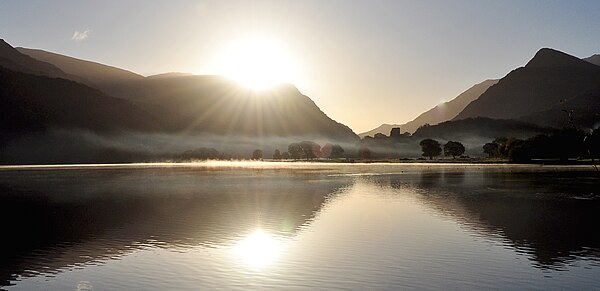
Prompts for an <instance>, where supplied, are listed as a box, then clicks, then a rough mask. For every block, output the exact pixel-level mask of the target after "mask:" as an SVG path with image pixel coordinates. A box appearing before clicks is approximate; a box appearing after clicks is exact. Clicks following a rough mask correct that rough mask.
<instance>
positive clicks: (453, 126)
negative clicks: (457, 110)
mask: <svg viewBox="0 0 600 291" xmlns="http://www.w3.org/2000/svg"><path fill="white" fill-rule="evenodd" d="M548 132H550V130H549V129H548V128H544V127H541V126H538V125H535V124H531V123H528V122H525V121H519V120H510V119H491V118H485V117H477V118H466V119H461V120H451V121H445V122H442V123H440V124H437V125H432V126H426V127H421V128H419V129H418V130H417V131H416V132H415V133H414V134H413V137H416V138H418V139H422V138H434V139H441V140H458V141H469V140H474V139H476V140H482V141H486V140H493V139H494V138H496V137H500V136H506V137H518V138H527V137H531V136H534V135H537V134H540V133H548ZM479 146H481V145H479Z"/></svg>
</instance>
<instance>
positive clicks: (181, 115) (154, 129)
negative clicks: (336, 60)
mask: <svg viewBox="0 0 600 291" xmlns="http://www.w3.org/2000/svg"><path fill="white" fill-rule="evenodd" d="M2 44H3V45H2V46H0V48H2V49H1V50H0V57H1V58H2V59H1V60H2V62H1V63H0V106H1V107H0V163H64V162H68V163H72V162H74V163H77V162H123V161H127V162H130V161H131V162H133V161H141V160H157V159H163V160H164V159H165V158H169V157H172V156H174V155H176V154H178V153H181V152H184V151H187V150H191V149H194V148H199V147H215V148H218V150H219V151H222V152H225V153H228V154H230V156H233V157H244V155H247V154H248V153H251V152H252V151H253V150H254V149H257V148H261V149H263V150H265V152H266V153H267V150H268V151H271V152H272V151H273V150H274V149H275V148H279V149H282V150H283V151H285V149H286V148H287V146H288V144H289V143H290V142H298V141H302V140H315V141H318V142H320V143H324V142H339V143H345V142H347V143H349V144H353V142H355V141H357V140H358V137H357V136H356V134H355V133H354V132H353V131H352V130H351V129H350V128H348V127H347V126H345V125H343V124H341V123H338V122H336V121H334V120H332V119H331V118H329V117H328V116H327V115H326V114H325V113H324V112H323V111H321V110H320V109H319V107H318V106H317V105H316V104H315V103H314V102H313V101H312V100H311V99H310V98H309V97H307V96H305V95H303V94H302V93H300V92H299V91H298V89H297V88H295V87H294V86H292V85H281V86H279V87H277V88H273V89H271V90H266V91H261V92H255V91H251V90H248V89H246V88H243V87H241V86H240V85H238V84H237V83H235V82H233V81H231V80H229V79H227V78H224V77H220V76H194V75H186V74H173V73H168V74H164V75H159V76H152V77H144V76H141V75H137V74H135V73H131V72H128V71H126V70H122V69H119V68H114V67H110V66H105V65H102V64H98V63H93V62H88V61H83V60H78V59H74V58H70V57H65V56H61V55H57V54H52V53H46V52H43V51H34V50H29V49H28V50H26V51H27V52H28V53H31V54H32V55H35V54H37V55H36V56H39V55H43V56H45V58H44V60H47V61H50V62H52V63H51V64H50V63H47V62H43V61H41V60H37V59H34V58H31V57H30V56H27V55H24V54H21V53H20V52H19V51H18V50H15V49H13V48H12V47H11V46H10V45H8V44H6V43H5V42H3V43H2ZM22 50H23V49H22ZM34 53H35V54H34ZM63 69H64V70H66V72H65V71H63ZM75 74H78V75H75ZM110 92H112V93H110ZM113 93H115V94H113Z"/></svg>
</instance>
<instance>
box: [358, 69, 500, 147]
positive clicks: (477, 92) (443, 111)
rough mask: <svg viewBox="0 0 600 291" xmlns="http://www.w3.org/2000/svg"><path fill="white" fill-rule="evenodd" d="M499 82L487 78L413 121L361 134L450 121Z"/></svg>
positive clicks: (363, 135)
mask: <svg viewBox="0 0 600 291" xmlns="http://www.w3.org/2000/svg"><path fill="white" fill-rule="evenodd" d="M496 83H498V80H485V81H483V82H481V83H479V84H475V85H473V86H472V87H471V88H469V89H467V90H465V91H464V92H462V93H460V94H459V95H458V96H456V97H455V98H454V99H452V100H450V101H448V102H444V103H442V104H439V105H437V106H435V107H433V108H431V109H429V110H427V111H425V112H423V113H421V115H419V116H418V117H417V118H415V119H414V120H412V121H409V122H407V123H405V124H401V125H389V124H383V125H381V126H379V127H377V128H375V129H373V130H370V131H367V132H364V133H361V134H359V136H360V137H361V138H363V137H365V136H374V135H375V134H376V133H383V134H385V135H389V133H390V130H391V129H392V127H400V129H401V131H402V132H407V131H408V132H410V133H414V132H415V131H416V130H417V129H418V128H419V127H420V126H422V125H424V124H429V125H435V124H438V123H440V122H444V121H448V120H450V119H452V118H454V117H456V115H457V114H458V113H460V112H461V111H462V110H463V109H464V108H465V107H466V106H467V105H468V104H469V103H471V102H472V101H473V100H475V99H477V98H478V97H479V96H481V94H483V92H485V91H486V90H487V89H488V88H490V87H491V86H493V85H494V84H496Z"/></svg>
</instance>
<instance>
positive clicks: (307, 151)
mask: <svg viewBox="0 0 600 291" xmlns="http://www.w3.org/2000/svg"><path fill="white" fill-rule="evenodd" d="M300 148H301V149H302V155H303V157H304V158H305V159H307V160H312V159H315V158H318V157H320V156H321V146H320V145H319V144H317V143H315V142H312V141H303V142H301V143H300Z"/></svg>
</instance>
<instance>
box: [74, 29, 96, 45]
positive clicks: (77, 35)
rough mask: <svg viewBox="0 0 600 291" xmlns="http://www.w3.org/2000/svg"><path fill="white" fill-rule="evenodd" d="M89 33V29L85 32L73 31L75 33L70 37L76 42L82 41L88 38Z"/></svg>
mask: <svg viewBox="0 0 600 291" xmlns="http://www.w3.org/2000/svg"><path fill="white" fill-rule="evenodd" d="M91 32H92V31H91V30H89V29H86V30H85V31H79V30H75V32H73V36H71V40H73V41H76V42H80V41H84V40H86V39H87V38H88V37H89V36H90V33H91Z"/></svg>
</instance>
